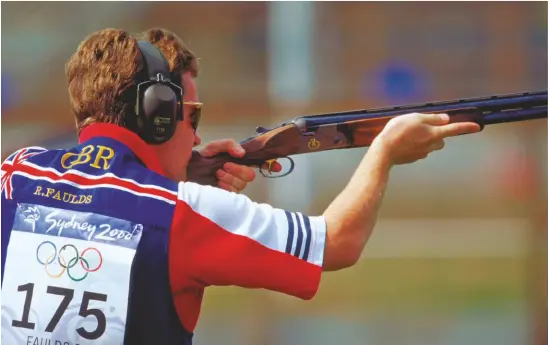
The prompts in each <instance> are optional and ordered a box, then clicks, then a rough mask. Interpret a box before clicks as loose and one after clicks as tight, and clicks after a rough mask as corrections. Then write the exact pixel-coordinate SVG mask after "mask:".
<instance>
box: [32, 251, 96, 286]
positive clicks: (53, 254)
mask: <svg viewBox="0 0 548 345" xmlns="http://www.w3.org/2000/svg"><path fill="white" fill-rule="evenodd" d="M43 246H47V247H49V248H50V249H49V250H48V251H47V252H46V253H48V254H44V252H45V249H44V250H42V252H40V249H41V248H42V247H43ZM47 247H44V248H47ZM69 250H70V251H72V252H73V256H72V257H71V259H70V260H68V261H67V260H66V259H65V255H64V254H65V252H66V251H69ZM90 252H96V253H97V255H98V256H99V261H98V264H97V265H96V267H94V268H90V267H89V266H90V265H89V261H88V260H87V259H85V258H84V256H85V255H86V254H87V253H90ZM55 259H57V262H58V263H59V265H60V266H61V270H60V272H59V273H56V274H53V273H51V272H50V268H49V265H51V264H52V263H53V261H55ZM88 259H89V258H88ZM36 260H37V261H38V262H39V263H40V264H41V265H43V266H44V269H45V270H46V274H47V275H48V276H50V277H52V278H59V277H61V276H62V275H63V274H64V273H65V271H66V272H67V275H68V276H69V278H70V279H72V280H73V281H75V282H79V281H82V280H84V279H86V277H87V276H88V274H89V273H91V272H96V271H98V270H99V269H100V268H101V266H102V265H103V256H102V255H101V252H100V251H99V250H98V249H97V248H94V247H89V248H86V249H84V251H83V252H82V254H80V252H79V251H78V248H76V247H75V246H74V245H72V244H65V245H64V246H62V247H61V249H59V251H57V246H55V244H54V243H53V242H51V241H44V242H42V243H40V245H39V246H38V248H36ZM78 262H80V265H81V266H82V268H83V269H84V271H85V273H84V274H83V275H82V276H81V277H75V276H74V275H73V274H71V269H74V266H76V264H78Z"/></svg>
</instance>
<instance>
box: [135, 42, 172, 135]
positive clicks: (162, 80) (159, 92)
mask: <svg viewBox="0 0 548 345" xmlns="http://www.w3.org/2000/svg"><path fill="white" fill-rule="evenodd" d="M138 46H139V50H140V51H141V56H142V57H143V63H144V64H145V66H146V71H147V77H148V79H147V80H146V81H143V82H140V83H139V84H137V100H136V103H135V114H136V115H137V121H136V122H137V130H138V134H139V136H140V137H141V138H142V139H143V140H144V141H145V142H147V143H149V144H155V145H157V144H162V143H165V142H166V141H168V140H169V139H171V137H173V134H174V133H175V129H176V128H177V122H178V121H181V120H183V112H182V103H183V89H182V88H181V87H180V86H178V85H176V84H174V83H173V82H171V79H170V75H171V74H170V72H169V65H168V63H167V61H166V59H165V58H164V56H163V55H162V53H161V52H160V50H158V48H156V46H154V45H153V44H152V43H150V42H147V41H138Z"/></svg>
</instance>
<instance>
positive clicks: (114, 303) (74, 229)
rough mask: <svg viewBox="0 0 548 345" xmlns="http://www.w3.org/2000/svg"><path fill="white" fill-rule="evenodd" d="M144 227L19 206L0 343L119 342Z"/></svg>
mask: <svg viewBox="0 0 548 345" xmlns="http://www.w3.org/2000/svg"><path fill="white" fill-rule="evenodd" d="M142 231H143V226H142V225H141V224H135V223H131V222H129V221H126V220H122V219H118V218H113V217H107V216H103V215H97V214H93V213H84V212H75V211H70V210H62V209H56V208H51V207H45V206H39V205H32V204H19V205H18V209H17V212H16V215H15V220H14V223H13V230H12V232H11V237H10V242H9V245H8V250H7V256H6V262H5V266H4V280H3V284H2V345H22V344H25V345H27V344H28V345H122V344H123V341H124V333H125V325H126V315H127V308H128V296H129V288H130V287H129V284H130V273H131V266H132V263H133V258H134V256H135V251H136V249H137V246H138V244H139V241H140V239H141V234H142Z"/></svg>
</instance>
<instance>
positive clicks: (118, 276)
mask: <svg viewBox="0 0 548 345" xmlns="http://www.w3.org/2000/svg"><path fill="white" fill-rule="evenodd" d="M139 39H141V40H143V41H145V43H142V42H141V43H140V42H139V41H138V40H137V38H134V37H132V36H130V35H129V34H128V33H127V32H125V31H123V30H115V29H107V30H102V31H99V32H96V33H94V34H92V35H91V36H89V37H87V38H86V39H85V40H84V41H83V42H82V43H81V44H80V46H79V47H78V49H77V51H76V52H75V53H74V55H73V56H72V57H71V58H70V60H69V62H68V63H67V66H66V74H67V79H68V91H69V96H70V102H71V106H72V111H73V113H74V116H75V120H76V126H77V131H78V134H79V140H80V144H79V145H77V146H75V147H73V148H71V149H68V150H45V149H43V148H37V147H30V148H24V149H21V150H19V151H17V152H15V153H14V154H12V155H11V156H10V157H9V158H8V159H7V160H6V161H5V162H4V164H3V165H2V191H3V193H2V198H3V200H2V216H3V217H2V274H3V275H2V317H3V320H5V321H6V322H3V323H2V344H22V343H26V344H33V343H36V344H39V343H40V342H41V341H43V343H47V342H48V341H49V342H50V343H51V344H54V343H56V342H59V343H61V344H66V343H68V344H131V345H139V344H166V345H168V344H191V342H192V332H193V331H194V328H195V326H196V322H197V320H198V315H199V312H200V306H201V302H202V296H203V292H204V288H206V287H207V286H211V285H217V286H225V285H236V286H241V287H246V288H263V289H268V290H272V291H278V292H281V293H285V294H288V295H292V296H295V297H298V298H302V299H311V298H313V297H314V295H315V294H316V292H317V289H318V285H319V283H320V279H321V275H322V272H324V271H336V270H340V269H344V268H347V267H351V266H352V265H354V264H355V263H356V261H357V260H358V259H359V257H360V255H361V252H362V250H363V248H364V246H365V243H366V242H367V239H368V238H369V236H370V234H371V232H372V230H373V227H374V225H375V221H376V215H377V211H378V209H379V207H380V205H381V200H382V197H383V193H384V190H385V187H386V185H387V182H388V176H389V172H390V169H391V168H392V167H393V166H394V165H398V164H406V163H411V162H414V161H416V160H419V159H422V158H425V157H426V156H427V155H428V154H429V153H430V152H432V151H434V150H440V149H442V148H443V146H444V138H446V137H450V136H455V135H459V134H463V133H472V132H477V131H479V126H477V125H476V124H473V123H458V124H449V123H448V122H449V119H448V117H447V116H446V115H441V114H438V115H426V114H408V115H404V116H401V117H398V118H396V119H394V120H392V121H390V122H389V123H388V124H387V126H386V128H385V129H384V130H383V131H382V133H381V134H380V135H379V136H378V137H377V138H376V139H375V141H374V142H373V144H372V145H371V147H370V148H369V150H368V151H367V154H366V155H365V156H364V158H363V160H362V162H361V163H360V165H359V167H358V168H357V170H356V172H355V173H354V175H353V176H352V178H351V180H350V181H349V183H348V185H347V187H346V188H345V189H344V190H343V191H342V192H341V193H340V194H339V195H338V196H337V197H336V198H335V200H334V201H333V202H332V203H331V204H330V205H329V207H328V208H327V209H326V210H325V212H324V213H323V214H322V215H317V216H308V215H304V214H302V213H299V212H290V211H286V210H281V209H277V208H275V207H272V206H270V205H267V204H258V203H255V202H253V201H252V200H250V199H249V198H248V197H246V196H244V195H241V194H237V193H233V192H234V191H241V190H242V189H243V188H245V186H246V183H248V182H250V181H252V180H253V178H254V172H253V171H251V170H250V168H246V167H242V166H238V165H235V164H226V165H225V166H224V167H223V169H221V170H219V171H217V172H216V177H217V178H218V181H219V182H218V186H217V187H220V188H217V187H213V186H205V185H200V184H198V183H195V182H192V181H189V180H188V177H189V176H192V175H193V168H194V166H193V164H194V162H195V161H194V160H191V156H192V149H193V147H194V146H196V145H198V144H200V138H199V136H198V135H197V133H196V129H197V124H198V116H199V115H198V112H199V108H200V107H201V104H200V103H198V93H197V88H196V84H195V81H194V78H195V77H196V76H197V75H198V66H197V62H196V57H195V56H194V54H193V53H192V52H191V51H190V50H188V49H187V48H186V47H185V46H184V44H183V43H182V42H181V41H180V40H179V38H177V37H176V36H175V35H174V34H173V33H170V32H168V31H166V30H161V29H151V30H148V31H147V32H145V33H144V34H142V35H140V37H139ZM147 42H148V44H147ZM150 44H152V45H153V47H152V48H151V46H150ZM147 47H148V48H147ZM151 49H152V50H151ZM147 52H148V53H147ZM159 52H160V53H161V54H158V53H159ZM154 54H157V55H156V56H157V57H158V56H160V58H158V59H161V60H162V61H163V59H164V58H165V60H166V61H167V65H168V67H166V69H167V68H168V69H169V71H168V72H166V73H164V74H168V76H164V75H163V74H162V73H158V75H156V72H154V71H152V72H151V67H150V65H153V64H154V61H153V60H154V57H150V56H153V55H154ZM146 56H149V57H146ZM166 78H167V79H170V80H171V83H173V85H174V86H173V85H172V86H170V90H172V91H173V94H176V91H177V90H178V89H179V88H180V89H182V90H183V98H182V103H177V104H178V105H177V106H178V107H179V106H180V104H182V105H183V106H182V107H181V108H176V109H180V113H178V114H177V117H178V121H177V122H176V123H174V124H173V125H174V127H170V126H171V123H172V122H171V118H169V117H161V116H160V115H158V116H156V117H154V118H153V120H150V119H149V118H146V117H141V115H139V114H140V113H141V112H144V113H147V112H148V111H151V110H150V109H156V108H158V109H160V108H161V107H163V106H164V105H162V106H160V105H159V104H160V103H161V104H164V103H165V102H168V101H166V99H168V100H169V99H170V98H169V97H167V96H166V95H167V94H164V93H162V92H164V91H165V88H162V87H163V86H158V88H156V86H148V89H146V90H147V91H142V90H141V88H146V85H148V83H149V82H148V80H156V81H158V82H159V81H160V80H164V81H165V79H166ZM162 85H164V84H162ZM165 85H167V84H165ZM155 88H156V89H155ZM139 90H141V91H139ZM148 90H153V91H150V94H148V93H149V91H148ZM154 90H156V91H154ZM158 90H159V91H158ZM154 92H157V93H154ZM169 92H171V91H168V93H169ZM147 94H148V96H147ZM150 97H152V99H154V100H155V101H151V100H150V99H151V98H150ZM154 97H156V98H154ZM144 99H147V100H144ZM151 102H152V103H151ZM155 102H156V103H155ZM162 102H164V103H162ZM168 103H169V102H168ZM166 104H167V103H166ZM170 104H171V103H170ZM162 109H163V108H162ZM170 109H171V108H170ZM174 109H175V108H174ZM179 116H180V118H179ZM147 126H149V127H150V128H154V129H155V131H156V132H154V133H160V134H165V133H167V132H170V131H171V132H170V135H169V136H167V137H166V138H168V140H161V139H158V137H156V136H154V135H151V134H150V131H147V130H145V129H146V128H149V127H147ZM160 134H158V135H159V136H160V137H162V135H160ZM224 151H228V152H229V153H230V154H232V155H234V156H241V155H243V154H244V153H243V152H239V149H238V147H237V145H236V144H235V143H234V142H233V141H220V142H214V143H212V144H210V145H208V146H206V147H205V148H204V149H203V150H202V151H201V153H202V154H204V155H215V154H217V153H220V152H224ZM194 175H196V174H194ZM198 175H199V174H198ZM202 177H203V176H202ZM196 178H197V179H199V178H200V176H197V177H196ZM231 191H232V192H231Z"/></svg>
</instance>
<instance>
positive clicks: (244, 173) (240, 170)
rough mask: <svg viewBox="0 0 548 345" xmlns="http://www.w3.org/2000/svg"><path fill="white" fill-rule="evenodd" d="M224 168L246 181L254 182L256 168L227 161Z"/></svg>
mask: <svg viewBox="0 0 548 345" xmlns="http://www.w3.org/2000/svg"><path fill="white" fill-rule="evenodd" d="M223 169H224V170H225V171H227V172H228V173H230V174H232V175H234V176H235V177H237V178H239V179H240V180H243V181H245V182H252V181H253V180H254V179H255V170H254V169H253V168H251V167H248V166H245V165H240V164H236V163H232V162H227V163H225V164H224V165H223Z"/></svg>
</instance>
